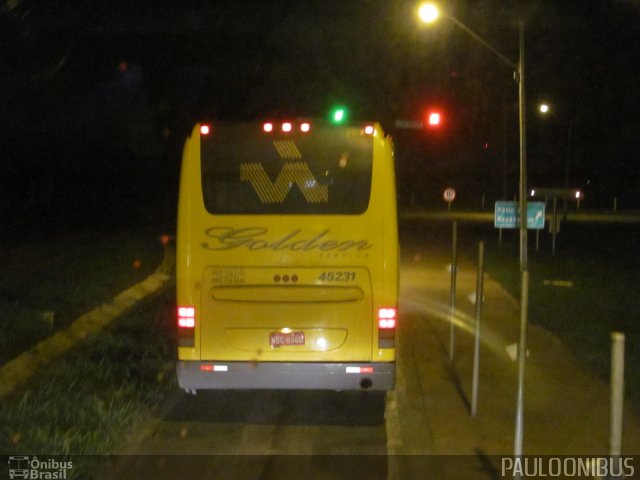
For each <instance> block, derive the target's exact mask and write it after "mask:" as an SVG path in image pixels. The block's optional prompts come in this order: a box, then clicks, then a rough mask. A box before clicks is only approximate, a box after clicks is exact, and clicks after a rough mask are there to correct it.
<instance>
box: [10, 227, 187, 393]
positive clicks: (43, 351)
mask: <svg viewBox="0 0 640 480" xmlns="http://www.w3.org/2000/svg"><path fill="white" fill-rule="evenodd" d="M162 243H163V245H164V258H163V260H162V263H161V264H160V266H159V267H158V268H157V269H156V271H155V272H154V273H152V274H151V275H149V276H148V277H147V278H145V279H144V280H143V281H141V282H139V283H137V284H135V285H133V286H132V287H130V288H128V289H126V290H125V291H123V292H121V293H119V294H118V295H116V296H115V297H114V298H113V301H112V302H109V303H103V304H102V305H99V306H98V307H96V308H94V309H93V310H91V311H90V312H87V313H85V314H84V315H82V316H80V317H78V318H77V319H76V320H75V321H74V322H73V323H72V324H71V325H69V326H68V327H67V328H65V329H64V330H60V331H59V332H56V333H55V334H53V335H52V336H50V337H49V338H47V339H45V340H43V341H41V342H40V343H38V344H37V345H35V346H34V347H32V348H31V349H29V350H27V351H25V352H23V353H21V354H20V355H18V356H17V357H16V358H14V359H12V360H10V361H9V362H7V363H6V364H5V365H3V366H2V368H0V398H2V397H5V396H6V395H8V394H10V393H12V392H13V391H15V390H16V389H17V387H18V386H20V385H21V384H23V383H24V382H25V381H26V380H27V379H29V378H30V377H31V376H33V375H34V374H35V373H36V372H37V371H38V370H40V369H41V368H42V367H44V366H45V365H47V364H49V363H50V362H51V361H53V360H55V359H56V358H58V357H60V356H62V355H63V354H64V353H66V352H67V351H69V350H70V349H71V348H72V347H73V346H75V345H76V344H77V343H78V342H80V341H82V340H84V339H85V338H87V337H88V336H90V335H92V334H95V333H96V332H98V331H100V330H101V329H102V328H104V327H106V326H107V325H108V324H109V323H110V322H111V321H112V320H113V319H115V318H117V317H119V316H121V315H123V314H124V313H126V312H127V311H129V310H130V309H131V308H133V307H134V306H135V305H136V304H137V303H138V302H140V301H142V300H143V299H145V298H147V297H149V296H151V295H153V294H156V293H159V292H161V291H162V290H163V289H164V288H165V287H166V286H167V285H168V284H169V280H170V279H171V272H172V271H173V269H174V266H175V248H174V247H173V245H171V244H170V242H169V241H168V237H163V239H162Z"/></svg>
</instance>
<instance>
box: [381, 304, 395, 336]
mask: <svg viewBox="0 0 640 480" xmlns="http://www.w3.org/2000/svg"><path fill="white" fill-rule="evenodd" d="M378 328H379V329H380V330H392V329H395V328H396V309H395V308H390V307H385V308H379V309H378Z"/></svg>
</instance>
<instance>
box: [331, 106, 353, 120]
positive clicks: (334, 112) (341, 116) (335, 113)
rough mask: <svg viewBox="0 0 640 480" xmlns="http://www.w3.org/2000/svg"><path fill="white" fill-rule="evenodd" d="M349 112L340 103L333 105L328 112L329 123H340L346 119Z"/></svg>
mask: <svg viewBox="0 0 640 480" xmlns="http://www.w3.org/2000/svg"><path fill="white" fill-rule="evenodd" d="M348 116H349V112H348V110H347V108H346V107H344V106H342V105H335V106H334V107H333V108H331V111H330V112H329V121H330V122H331V123H335V124H340V123H344V122H346V121H347V117H348Z"/></svg>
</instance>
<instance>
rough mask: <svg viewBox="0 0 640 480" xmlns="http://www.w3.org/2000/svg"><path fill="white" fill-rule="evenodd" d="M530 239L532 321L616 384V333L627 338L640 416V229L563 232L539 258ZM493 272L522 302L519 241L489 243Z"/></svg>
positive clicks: (630, 387)
mask: <svg viewBox="0 0 640 480" xmlns="http://www.w3.org/2000/svg"><path fill="white" fill-rule="evenodd" d="M533 238H534V237H533V236H530V237H529V239H530V240H529V256H528V257H529V321H530V322H532V323H535V324H538V325H541V326H543V327H544V328H546V329H547V330H549V331H552V332H554V333H555V334H556V335H557V336H558V337H559V338H560V339H561V340H562V341H563V342H564V343H565V344H566V345H568V346H569V347H570V348H571V349H572V351H573V352H574V354H575V355H576V356H577V358H579V359H580V360H581V361H582V362H583V363H585V364H586V365H588V366H589V367H590V368H591V369H593V370H594V371H595V372H597V374H598V375H600V376H601V377H602V378H605V379H608V378H609V371H610V357H611V341H610V334H611V332H613V331H619V332H623V333H624V334H625V336H626V363H625V383H626V389H627V393H628V395H629V397H630V398H631V399H632V401H633V403H634V405H635V407H636V410H640V351H639V350H638V348H637V346H638V345H640V321H639V320H640V295H638V292H637V289H638V286H639V285H640V254H639V253H638V252H639V248H640V227H639V226H635V225H628V226H612V225H605V226H593V225H575V224H574V225H571V224H567V225H565V224H563V230H562V232H561V233H560V235H558V237H557V241H558V247H557V250H556V254H555V255H551V252H550V251H549V250H550V237H549V235H548V234H543V237H542V238H543V242H544V245H543V246H542V247H541V248H540V252H539V253H536V252H535V241H534V240H533V241H532V239H533ZM487 243H488V248H487V255H486V268H487V271H488V273H489V274H491V275H492V276H493V277H494V278H495V279H496V280H498V281H499V282H500V283H501V284H502V285H503V286H504V287H505V288H506V289H507V290H508V291H509V292H510V293H511V294H512V295H513V297H514V298H520V270H519V264H518V258H519V257H518V243H517V241H510V242H504V243H503V244H502V245H499V244H498V243H497V241H496V240H495V239H492V240H490V241H488V242H487Z"/></svg>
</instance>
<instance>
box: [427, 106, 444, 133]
mask: <svg viewBox="0 0 640 480" xmlns="http://www.w3.org/2000/svg"><path fill="white" fill-rule="evenodd" d="M442 118H443V117H442V112H440V111H439V110H429V111H428V112H427V118H426V120H427V121H426V125H427V128H428V129H429V130H437V129H439V128H440V127H442Z"/></svg>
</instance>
